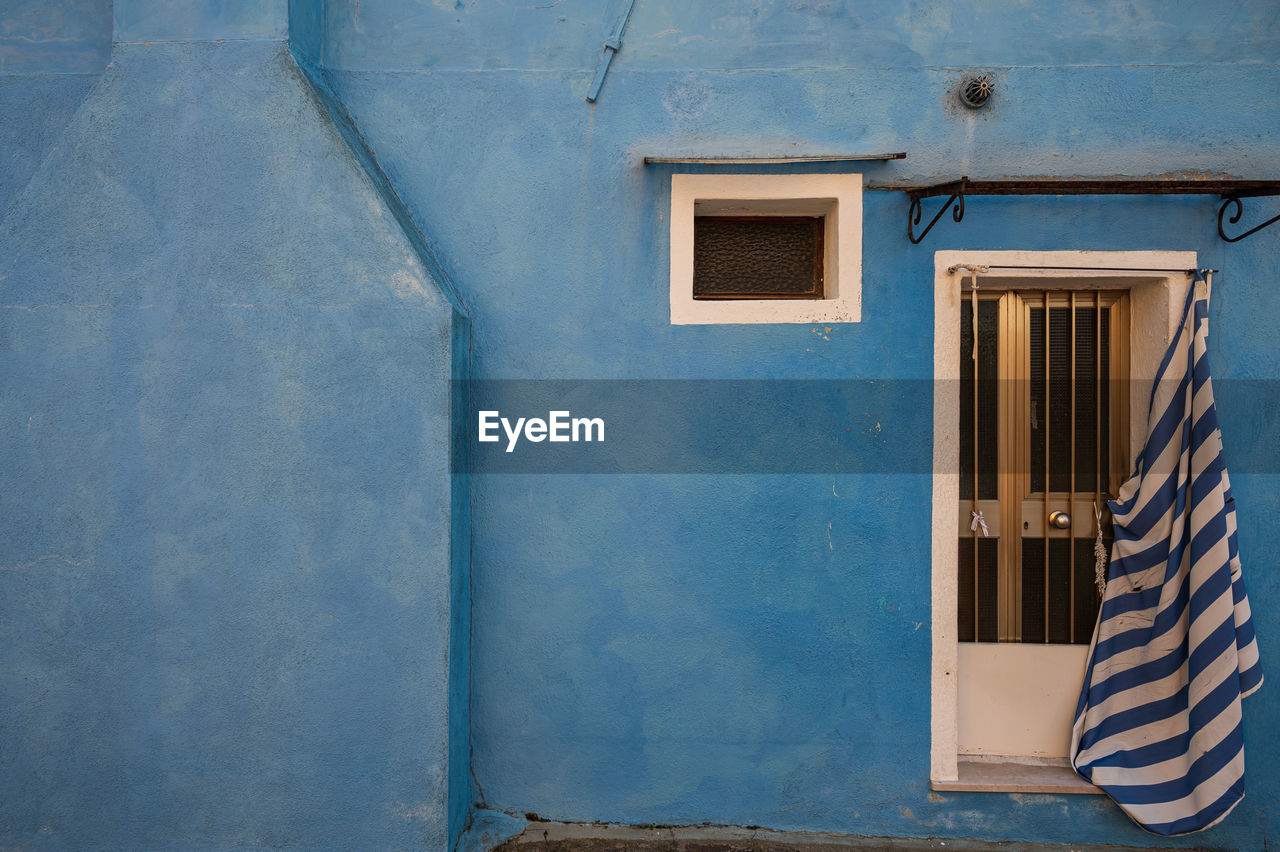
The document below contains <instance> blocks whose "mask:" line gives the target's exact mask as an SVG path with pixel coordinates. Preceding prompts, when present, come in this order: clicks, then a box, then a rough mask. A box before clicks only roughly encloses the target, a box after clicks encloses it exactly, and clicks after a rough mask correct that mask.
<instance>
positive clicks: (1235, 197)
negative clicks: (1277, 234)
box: [1218, 190, 1280, 243]
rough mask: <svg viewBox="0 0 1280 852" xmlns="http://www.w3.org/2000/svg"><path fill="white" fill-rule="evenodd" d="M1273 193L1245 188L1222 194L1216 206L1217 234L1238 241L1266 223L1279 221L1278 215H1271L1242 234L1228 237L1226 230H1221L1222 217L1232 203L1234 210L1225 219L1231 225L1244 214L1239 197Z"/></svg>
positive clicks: (1231, 241)
mask: <svg viewBox="0 0 1280 852" xmlns="http://www.w3.org/2000/svg"><path fill="white" fill-rule="evenodd" d="M1275 194H1276V193H1275V191H1268V190H1253V191H1249V190H1246V191H1243V192H1234V193H1232V194H1231V195H1224V196H1223V197H1222V206H1221V207H1219V208H1218V236H1220V237H1222V239H1223V240H1225V241H1226V242H1229V243H1238V242H1240V241H1241V240H1243V239H1244V238H1245V237H1247V236H1249V235H1250V234H1256V233H1258V232H1259V231H1261V230H1262V229H1263V228H1265V227H1267V226H1268V225H1274V224H1275V223H1276V222H1280V215H1277V216H1272V217H1271V218H1270V219H1268V220H1267V221H1265V222H1263V223H1262V224H1261V225H1257V226H1255V227H1253V228H1250V229H1249V230H1247V231H1245V232H1244V233H1243V234H1240V235H1238V236H1234V237H1228V236H1227V232H1226V231H1224V230H1222V217H1223V216H1224V215H1226V212H1227V208H1228V207H1230V206H1231V205H1233V204H1234V205H1235V208H1236V212H1235V213H1234V214H1232V215H1231V216H1230V217H1229V218H1228V219H1227V221H1228V222H1230V223H1231V224H1233V225H1234V224H1235V223H1236V222H1239V221H1240V217H1241V216H1242V215H1243V214H1244V204H1243V203H1242V202H1241V201H1240V199H1241V198H1256V197H1258V196H1264V195H1275Z"/></svg>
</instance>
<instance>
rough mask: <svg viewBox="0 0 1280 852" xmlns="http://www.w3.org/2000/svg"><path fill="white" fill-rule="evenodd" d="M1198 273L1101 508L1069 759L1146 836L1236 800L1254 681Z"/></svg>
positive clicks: (1209, 817)
mask: <svg viewBox="0 0 1280 852" xmlns="http://www.w3.org/2000/svg"><path fill="white" fill-rule="evenodd" d="M1208 291H1209V287H1208V282H1207V281H1206V280H1205V278H1204V276H1203V274H1201V273H1197V274H1196V276H1195V280H1194V281H1193V282H1192V285H1191V288H1190V289H1189V291H1188V293H1187V302H1186V308H1185V309H1184V315H1183V320H1182V327H1181V329H1180V330H1179V331H1178V334H1177V336H1176V337H1175V338H1174V340H1173V343H1172V344H1170V346H1169V350H1168V352H1166V353H1165V356H1164V360H1163V361H1162V362H1161V364H1160V369H1159V371H1158V372H1157V374H1156V384H1155V387H1154V389H1153V391H1152V395H1151V412H1150V419H1149V423H1148V437H1147V442H1146V445H1145V446H1144V447H1143V449H1142V452H1141V453H1140V455H1139V456H1138V461H1137V465H1136V467H1135V470H1134V473H1133V475H1132V476H1130V477H1129V479H1128V481H1126V482H1125V484H1124V486H1123V487H1122V488H1121V489H1120V494H1119V496H1118V498H1117V500H1116V502H1114V503H1111V504H1110V508H1111V511H1112V514H1113V516H1114V519H1115V541H1114V543H1113V544H1112V547H1111V566H1110V569H1109V571H1108V576H1107V586H1106V594H1105V595H1104V596H1103V601H1102V611H1101V613H1100V614H1099V617H1098V624H1097V626H1096V627H1095V628H1094V634H1093V644H1092V645H1091V646H1090V648H1089V666H1088V668H1087V670H1086V672H1085V680H1084V685H1083V687H1082V689H1081V693H1080V702H1079V704H1078V705H1077V707H1076V718H1075V725H1074V727H1073V730H1072V734H1071V763H1072V765H1073V766H1074V767H1075V769H1076V772H1078V773H1079V774H1080V775H1081V777H1083V778H1084V779H1085V780H1087V781H1091V782H1092V783H1093V784H1095V785H1097V786H1098V787H1100V788H1102V790H1104V791H1105V792H1106V793H1107V794H1108V795H1109V796H1111V798H1113V799H1115V801H1116V803H1117V804H1119V805H1120V807H1121V808H1123V809H1124V811H1125V813H1127V814H1128V815H1129V816H1130V817H1132V818H1133V820H1134V821H1135V822H1137V823H1138V824H1139V825H1141V826H1142V827H1143V828H1145V829H1147V830H1148V831H1151V832H1154V833H1156V834H1163V835H1173V834H1186V833H1188V832H1192V831H1200V830H1202V829H1205V828H1208V827H1209V826H1211V825H1213V824H1215V823H1216V822H1218V821H1219V820H1221V819H1222V818H1223V817H1225V816H1226V815H1227V814H1228V813H1230V811H1231V809H1232V808H1233V807H1235V805H1236V803H1237V802H1239V801H1240V799H1242V798H1243V797H1244V736H1243V725H1242V715H1241V701H1240V699H1242V698H1243V697H1245V696H1247V695H1249V694H1250V693H1251V692H1253V691H1254V690H1256V689H1257V688H1258V687H1259V686H1261V685H1262V668H1261V666H1260V665H1259V664H1258V647H1257V642H1256V641H1255V639H1254V634H1253V623H1252V620H1251V618H1250V615H1249V599H1248V597H1247V596H1246V595H1245V588H1244V580H1243V579H1242V577H1241V573H1240V557H1239V553H1238V551H1237V548H1236V512H1235V504H1234V502H1233V501H1232V498H1231V485H1230V482H1229V481H1228V479H1227V470H1226V467H1225V465H1224V464H1223V459H1222V439H1221V435H1220V433H1219V431H1218V415H1217V411H1216V410H1215V408H1214V404H1213V387H1212V385H1211V383H1210V381H1209V365H1208V361H1207V359H1206V357H1205V351H1206V349H1207V342H1206V338H1207V334H1208V319H1207V316H1208V301H1209V299H1208Z"/></svg>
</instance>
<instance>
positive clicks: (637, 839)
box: [495, 822, 1195, 852]
mask: <svg viewBox="0 0 1280 852" xmlns="http://www.w3.org/2000/svg"><path fill="white" fill-rule="evenodd" d="M1161 848H1162V847H1156V846H1112V845H1107V844H1059V843H1024V842H1018V841H1011V840H1001V841H994V840H968V839H957V838H932V837H930V838H923V837H920V838H917V837H862V836H858V835H851V834H828V833H825V832H811V831H770V830H766V829H753V828H730V827H717V826H620V825H602V824H592V823H559V822H534V823H531V824H530V825H529V826H528V827H526V828H525V829H524V831H522V832H520V834H517V835H516V836H515V837H512V838H511V839H509V840H507V841H506V842H505V843H503V844H502V845H500V846H498V847H497V848H496V850H495V852H518V850H529V852H630V850H645V851H646V852H650V850H651V851H652V852H845V850H848V851H849V852H855V850H856V852H869V850H889V851H890V852H988V851H989V850H992V852H1068V850H1070V852H1160V850H1161ZM1180 852H1195V850H1187V849H1185V848H1183V849H1181V850H1180Z"/></svg>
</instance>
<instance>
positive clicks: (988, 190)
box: [867, 177, 1280, 243]
mask: <svg viewBox="0 0 1280 852" xmlns="http://www.w3.org/2000/svg"><path fill="white" fill-rule="evenodd" d="M867 189H889V190H900V191H902V192H906V193H907V196H908V197H909V198H910V199H911V206H910V208H909V209H908V210H907V238H908V239H909V240H911V242H912V243H919V242H920V241H921V240H923V239H924V238H925V235H926V234H928V233H929V231H930V230H931V229H932V228H933V226H934V225H936V224H937V223H938V220H939V219H941V218H942V214H943V213H946V212H947V210H951V211H952V213H951V218H952V219H954V220H955V221H957V222H959V221H960V220H961V219H963V218H964V203H965V197H966V196H971V195H1217V196H1220V197H1221V198H1222V204H1221V206H1220V207H1219V208H1218V236H1219V237H1221V238H1222V239H1223V240H1224V241H1226V242H1228V243H1235V242H1239V241H1240V240H1243V239H1244V238H1245V237H1247V236H1249V235H1250V234H1256V233H1258V231H1261V230H1262V229H1263V228H1266V227H1268V226H1270V225H1274V224H1275V223H1276V222H1280V216H1274V217H1272V218H1271V219H1268V220H1267V221H1265V222H1263V223H1262V224H1261V225H1258V226H1256V227H1254V228H1250V229H1249V230H1247V231H1245V232H1244V233H1243V234H1239V235H1238V236H1234V237H1229V236H1227V233H1226V231H1224V230H1223V227H1222V220H1223V218H1224V217H1225V218H1226V219H1227V221H1228V222H1230V223H1231V224H1233V225H1234V224H1235V223H1236V222H1239V221H1240V217H1241V215H1242V214H1243V213H1244V204H1243V202H1241V200H1240V199H1242V198H1255V197H1260V196H1276V197H1280V180H1236V179H1231V180H1215V179H1190V180H1186V179H1182V180H1180V179H1173V178H1170V179H1164V178H1159V179H1134V180H1130V179H1127V178H1102V179H1094V178H1087V179H1081V178H1073V179H1069V180H1060V179H1056V178H1028V179H1009V180H969V178H967V177H962V178H960V179H959V180H955V181H951V182H949V183H939V184H934V185H933V186H901V185H897V186H894V185H878V186H868V187H867ZM935 195H936V196H946V197H947V200H946V202H945V203H944V204H943V205H942V209H941V210H939V211H938V212H937V214H936V215H935V216H934V217H933V218H932V219H930V220H929V224H928V225H926V226H925V229H924V230H923V231H921V232H920V233H919V234H917V233H916V227H917V226H918V225H919V224H920V221H921V219H922V218H923V211H922V209H921V201H922V200H923V199H925V198H932V197H933V196H935ZM1230 207H1234V208H1235V209H1234V211H1233V213H1232V214H1231V215H1230V216H1227V209H1228V208H1230Z"/></svg>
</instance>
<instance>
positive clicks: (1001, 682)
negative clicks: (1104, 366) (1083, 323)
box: [929, 251, 1196, 793]
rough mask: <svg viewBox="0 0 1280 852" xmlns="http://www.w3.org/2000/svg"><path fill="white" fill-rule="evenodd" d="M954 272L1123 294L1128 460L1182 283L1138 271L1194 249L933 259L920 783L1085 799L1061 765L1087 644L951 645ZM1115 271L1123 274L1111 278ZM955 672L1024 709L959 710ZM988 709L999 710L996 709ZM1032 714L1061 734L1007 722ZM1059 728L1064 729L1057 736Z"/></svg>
mask: <svg viewBox="0 0 1280 852" xmlns="http://www.w3.org/2000/svg"><path fill="white" fill-rule="evenodd" d="M957 266H969V267H983V266H986V267H1031V268H1030V269H996V268H992V269H990V270H989V271H988V272H986V273H982V274H981V275H980V276H979V279H978V283H979V286H980V287H983V286H985V287H988V288H991V289H1007V288H1011V287H1015V286H1022V287H1035V288H1037V289H1038V288H1048V289H1056V288H1060V287H1083V288H1087V289H1126V290H1128V291H1129V294H1130V300H1131V305H1132V309H1131V311H1130V315H1131V317H1132V320H1131V325H1132V327H1131V329H1130V373H1131V379H1132V381H1131V383H1130V405H1129V409H1130V425H1129V436H1130V441H1129V443H1130V449H1131V455H1130V457H1131V458H1132V457H1134V455H1135V454H1136V452H1137V450H1138V449H1139V448H1140V447H1141V444H1142V441H1143V440H1144V438H1145V435H1146V415H1147V412H1146V408H1147V397H1148V396H1149V394H1150V388H1151V382H1152V381H1153V380H1154V376H1155V372H1156V369H1157V366H1158V364H1159V361H1160V358H1161V356H1162V355H1163V354H1164V351H1165V349H1166V348H1167V346H1168V344H1169V341H1170V340H1171V339H1172V338H1173V335H1174V333H1175V332H1176V329H1177V326H1178V323H1179V320H1180V316H1179V313H1180V311H1181V308H1182V299H1183V297H1184V296H1185V293H1186V287H1187V281H1188V278H1187V276H1186V275H1185V274H1184V273H1181V272H1177V273H1159V272H1151V271H1150V270H1153V269H1178V270H1181V269H1192V268H1195V266H1196V253H1195V252H1191V251H1123V252H1113V251H940V252H937V253H935V255H934V312H933V315H934V333H933V341H934V351H933V362H934V366H933V371H934V399H933V417H934V421H933V463H934V467H933V470H934V473H933V535H932V548H933V551H932V581H931V585H932V614H933V617H932V640H933V642H932V659H931V675H930V676H931V690H930V692H931V697H932V702H931V720H930V727H931V740H930V761H929V764H930V770H929V775H930V782H931V783H932V785H933V787H934V788H935V789H943V790H957V789H966V790H1016V791H1022V792H1059V793H1064V792H1092V791H1093V790H1094V788H1093V787H1091V786H1090V785H1087V784H1084V783H1083V782H1081V781H1079V780H1078V779H1077V778H1075V776H1074V775H1073V774H1071V773H1069V772H1064V771H1063V770H1062V768H1061V767H1062V765H1063V761H1062V756H1063V755H1065V754H1066V749H1067V746H1068V744H1069V737H1070V724H1071V716H1072V714H1073V713H1074V709H1075V700H1076V697H1077V695H1078V692H1079V685H1080V682H1081V679H1082V676H1083V670H1084V664H1085V660H1086V658H1087V656H1088V646H1063V645H1022V644H1013V643H1007V644H1003V645H997V644H985V643H983V644H980V643H964V647H963V648H962V647H961V643H960V642H959V638H958V632H957V615H956V613H957V595H958V588H957V584H958V564H957V563H958V556H957V552H956V542H957V540H958V538H959V536H960V523H959V519H958V516H957V512H956V504H957V502H958V500H959V496H960V474H959V471H958V469H957V463H958V460H959V455H960V435H959V430H958V428H957V424H958V423H959V420H960V400H959V391H958V388H959V385H960V302H961V298H962V296H961V286H962V281H961V276H962V275H965V273H963V272H954V273H953V272H952V271H951V270H952V269H953V268H955V267H957ZM1064 267H1065V268H1064ZM1077 267H1078V269H1076V268H1077ZM1117 269H1119V270H1129V269H1132V270H1134V271H1133V272H1131V273H1130V272H1124V271H1121V272H1116V271H1113V270H1117ZM966 677H972V678H977V679H981V680H978V681H976V683H978V684H979V685H978V688H976V689H973V690H971V691H969V692H966V695H970V696H972V695H989V696H993V697H991V698H990V699H989V700H990V701H991V702H992V704H993V705H1000V703H1001V702H1003V701H1004V700H1005V699H1006V698H1007V699H1008V700H1009V701H1010V702H1014V701H1016V700H1025V702H1026V706H1024V707H1021V708H1017V709H1016V710H1014V711H1013V712H1003V713H1002V712H990V711H991V710H992V706H987V707H985V708H982V710H983V712H981V713H978V712H977V711H976V710H975V708H974V706H973V701H972V700H970V701H969V702H968V706H962V701H961V692H962V690H961V680H962V679H964V678H966ZM966 683H968V681H966ZM1002 691H1003V693H1004V695H1002V694H1001V693H1002ZM1014 696H1017V698H1015V697H1014ZM980 700H982V699H980ZM1028 708H1030V709H1028ZM1000 709H1002V707H1000V706H997V707H996V710H1000ZM962 710H963V711H964V712H963V713H962ZM1036 714H1038V715H1039V716H1040V717H1043V718H1048V719H1050V723H1049V726H1048V727H1049V733H1053V732H1054V731H1056V732H1057V733H1065V736H1063V737H1059V736H1057V735H1056V734H1054V735H1053V736H1050V735H1049V733H1046V732H1044V731H1038V732H1037V731H1027V730H1021V729H1019V727H1018V725H1017V724H1016V721H1017V719H1018V718H1020V717H1022V718H1025V717H1028V716H1031V717H1034V716H1035V715H1036ZM1062 725H1065V730H1062V729H1061V726H1062ZM1055 726H1057V727H1055ZM962 752H964V755H963V758H964V759H963V760H962ZM1037 762H1041V763H1043V764H1045V769H1046V770H1047V771H1046V772H1043V773H1038V772H1037V771H1034V766H1035V764H1036V763H1037ZM1018 763H1021V764H1023V765H1022V766H1021V767H1019V768H1018V769H1017V770H1016V771H1014V770H1012V769H1011V768H1010V767H1014V766H1016V765H1017V764H1018ZM1055 764H1056V765H1055ZM962 769H964V770H965V777H962V772H961V770H962Z"/></svg>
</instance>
